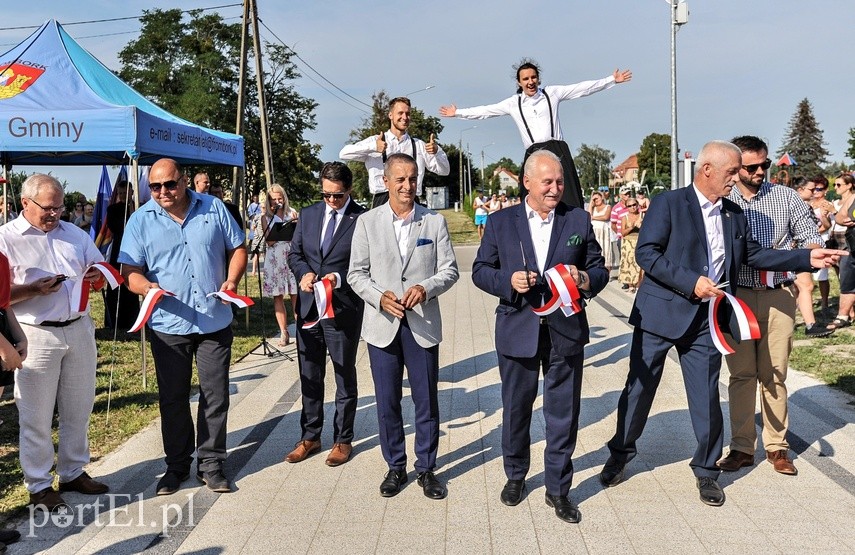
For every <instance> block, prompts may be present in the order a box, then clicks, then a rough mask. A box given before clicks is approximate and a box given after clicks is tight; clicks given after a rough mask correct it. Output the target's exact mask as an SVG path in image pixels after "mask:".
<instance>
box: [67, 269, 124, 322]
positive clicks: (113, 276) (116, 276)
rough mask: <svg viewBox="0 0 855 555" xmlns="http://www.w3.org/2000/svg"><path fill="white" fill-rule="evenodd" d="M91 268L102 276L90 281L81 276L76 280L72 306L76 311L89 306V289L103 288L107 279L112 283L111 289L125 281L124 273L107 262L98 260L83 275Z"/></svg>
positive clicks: (84, 310)
mask: <svg viewBox="0 0 855 555" xmlns="http://www.w3.org/2000/svg"><path fill="white" fill-rule="evenodd" d="M90 269H95V270H98V271H99V272H101V278H99V279H98V280H97V281H94V282H89V281H86V280H85V279H84V278H83V276H81V277H80V278H79V279H76V280H75V281H74V287H73V288H72V289H71V306H72V308H73V309H74V312H86V307H87V306H89V291H91V290H92V289H101V288H102V287H103V286H104V281H105V280H106V282H107V284H109V285H110V289H115V288H116V287H118V286H119V285H121V284H122V283H124V282H125V278H123V277H122V274H120V273H119V271H118V270H116V269H115V268H113V267H112V266H110V265H109V264H107V263H106V262H96V263H95V264H93V265H92V266H90V267H89V268H87V269H86V272H83V275H86V273H87V272H88V271H89V270H90ZM90 285H91V286H90Z"/></svg>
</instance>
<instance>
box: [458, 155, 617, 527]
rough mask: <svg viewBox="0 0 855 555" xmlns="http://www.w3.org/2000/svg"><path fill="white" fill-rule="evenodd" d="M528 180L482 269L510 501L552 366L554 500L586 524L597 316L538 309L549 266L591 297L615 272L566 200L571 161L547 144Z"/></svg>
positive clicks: (550, 495)
mask: <svg viewBox="0 0 855 555" xmlns="http://www.w3.org/2000/svg"><path fill="white" fill-rule="evenodd" d="M524 175H525V177H524V181H523V184H524V185H525V188H526V189H527V190H528V195H527V196H526V198H525V202H523V203H522V204H519V205H517V206H513V207H511V208H508V209H505V210H500V211H499V212H496V213H494V214H493V215H491V216H490V218H489V219H488V220H487V228H486V230H485V232H484V237H483V239H482V240H481V246H480V248H479V249H478V255H477V256H476V258H475V263H474V265H473V267H472V281H473V282H475V285H476V286H478V287H479V288H480V289H483V290H484V291H486V292H488V293H490V294H492V295H496V296H497V297H499V306H498V307H497V308H496V352H497V354H498V357H499V374H500V376H501V379H502V407H503V413H502V456H503V460H504V466H505V474H506V476H507V478H508V481H507V483H506V484H505V487H504V489H503V490H502V494H501V501H502V503H504V504H505V505H510V506H513V505H517V504H518V503H519V502H520V501H521V500H522V498H523V490H524V488H525V477H526V474H527V473H528V470H529V466H530V462H531V457H530V446H531V434H530V427H531V412H532V405H533V404H534V401H535V399H536V398H537V388H538V381H539V378H540V370H541V368H542V369H543V414H544V418H545V419H546V452H545V454H544V466H545V482H546V503H547V505H549V506H550V507H554V508H555V514H556V515H557V516H558V518H560V519H562V520H564V521H566V522H572V523H575V522H579V519H580V514H579V510H578V509H577V508H576V507H575V506H574V505H573V504H572V502H571V501H570V500H569V498H568V497H567V495H568V493H569V491H570V485H571V482H572V480H573V463H572V460H571V457H572V455H573V451H574V449H575V448H576V434H577V431H578V428H579V402H580V399H581V393H582V363H583V357H584V352H583V351H584V346H585V344H587V343H588V320H587V318H586V316H585V312H584V310H582V311H581V312H578V313H576V314H572V315H570V316H565V315H564V313H563V312H562V311H561V310H558V311H555V312H552V313H551V314H549V315H546V316H538V315H537V314H535V313H534V312H533V310H532V308H533V307H534V308H538V307H541V306H542V305H544V303H545V302H546V301H549V300H550V298H551V297H552V293H551V291H550V287H549V285H548V284H547V282H546V281H545V280H544V278H543V274H544V272H545V271H546V270H549V269H550V268H553V267H555V266H557V265H566V268H567V270H568V271H569V275H570V276H571V277H572V279H573V282H574V283H575V284H576V287H577V288H578V289H579V292H580V293H581V295H582V296H584V297H586V298H590V297H593V296H594V295H595V294H597V293H599V292H600V291H601V290H602V289H603V287H605V286H606V283H608V280H609V273H608V270H606V267H605V261H604V259H603V256H602V253H601V250H600V245H599V244H598V243H597V241H596V238H595V237H594V231H593V228H592V227H591V217H590V215H589V214H588V213H587V212H586V211H585V210H582V209H581V208H575V207H571V206H568V205H566V204H564V203H563V202H561V195H562V193H563V191H564V176H563V170H562V168H561V161H560V160H559V159H558V157H557V156H556V155H555V154H553V153H551V152H549V151H546V150H540V151H537V152H535V153H534V154H532V155H531V156H529V158H528V160H527V161H526V167H525V171H524Z"/></svg>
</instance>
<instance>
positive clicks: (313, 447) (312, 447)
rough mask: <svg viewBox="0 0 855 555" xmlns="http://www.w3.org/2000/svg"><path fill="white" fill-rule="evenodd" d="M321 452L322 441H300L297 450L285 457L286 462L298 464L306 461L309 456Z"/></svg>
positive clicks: (296, 446)
mask: <svg viewBox="0 0 855 555" xmlns="http://www.w3.org/2000/svg"><path fill="white" fill-rule="evenodd" d="M320 450H321V442H320V441H312V440H309V439H304V440H301V441H298V442H297V445H295V449H294V450H293V451H291V452H290V453H288V456H287V457H285V462H289V463H298V462H301V461H304V460H306V458H307V457H308V456H309V455H311V454H312V453H317V452H318V451H320Z"/></svg>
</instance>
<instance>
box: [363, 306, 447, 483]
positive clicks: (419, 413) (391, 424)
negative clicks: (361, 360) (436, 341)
mask: <svg viewBox="0 0 855 555" xmlns="http://www.w3.org/2000/svg"><path fill="white" fill-rule="evenodd" d="M368 357H369V360H370V361H371V375H372V376H373V378H374V392H375V395H376V397H377V424H378V427H379V429H380V450H381V451H382V453H383V459H385V460H386V464H388V465H389V468H390V469H391V470H406V468H407V451H406V445H405V444H404V420H403V417H402V416H401V397H402V395H403V393H402V387H403V379H404V366H406V367H407V379H408V380H409V381H410V396H411V397H412V399H413V404H414V405H415V408H416V411H415V416H416V443H415V452H416V471H417V472H425V471H427V470H433V469H434V467H435V466H436V452H437V449H438V447H439V403H438V402H437V391H436V390H437V381H438V379H439V345H434V346H433V347H430V348H427V349H425V348H424V347H421V346H420V345H419V344H418V343H416V340H415V338H414V337H413V332H412V331H411V330H410V327H409V325H408V324H407V319H406V318H404V319H403V321H402V322H401V327H400V329H399V330H398V335H397V336H396V337H395V339H394V340H393V341H392V343H391V344H389V345H388V346H386V347H383V348H380V347H375V346H374V345H370V344H369V345H368Z"/></svg>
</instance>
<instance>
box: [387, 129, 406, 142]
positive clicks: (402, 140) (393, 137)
mask: <svg viewBox="0 0 855 555" xmlns="http://www.w3.org/2000/svg"><path fill="white" fill-rule="evenodd" d="M386 133H387V136H388V137H389V141H395V142H396V143H398V144H401V143H405V142H407V141H409V140H410V134H409V133H404V134H403V135H401V138H400V139H399V138H398V137H396V136H395V134H394V133H392V132H391V131H386Z"/></svg>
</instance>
